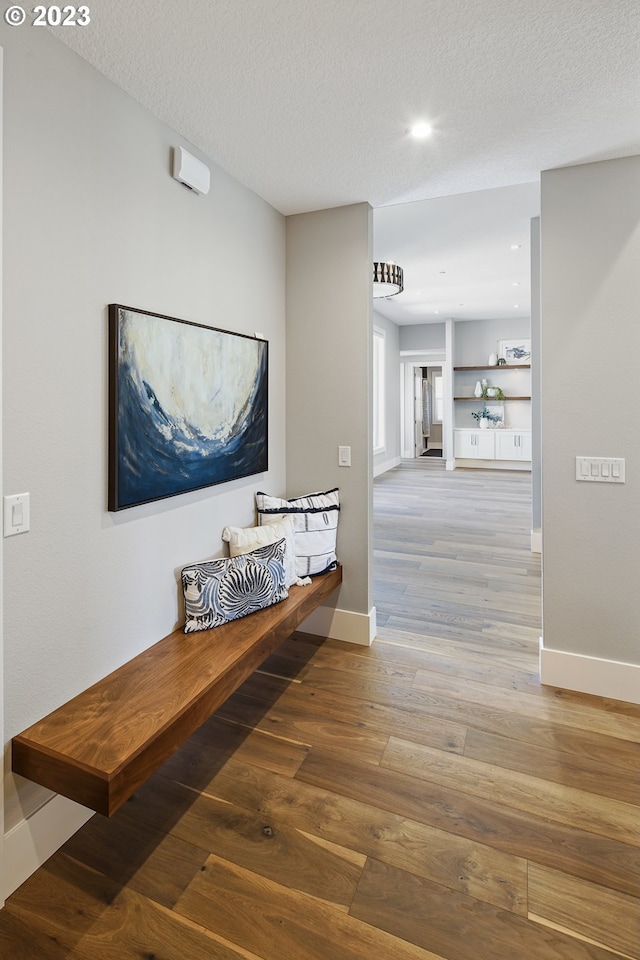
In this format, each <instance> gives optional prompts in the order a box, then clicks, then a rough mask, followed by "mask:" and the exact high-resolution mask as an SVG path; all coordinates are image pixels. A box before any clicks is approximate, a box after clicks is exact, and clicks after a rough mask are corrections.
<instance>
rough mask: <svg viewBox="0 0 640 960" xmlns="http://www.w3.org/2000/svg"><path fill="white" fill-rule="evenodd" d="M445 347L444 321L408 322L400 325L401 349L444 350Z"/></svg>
mask: <svg viewBox="0 0 640 960" xmlns="http://www.w3.org/2000/svg"><path fill="white" fill-rule="evenodd" d="M445 347H446V342H445V324H444V321H443V322H442V323H416V324H412V323H409V324H404V325H403V326H402V327H400V349H401V350H422V351H429V350H441V351H444V350H445Z"/></svg>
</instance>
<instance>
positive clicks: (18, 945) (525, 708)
mask: <svg viewBox="0 0 640 960" xmlns="http://www.w3.org/2000/svg"><path fill="white" fill-rule="evenodd" d="M375 504H376V507H375V602H376V606H377V612H378V639H377V640H376V642H375V643H374V645H373V646H372V647H371V648H369V649H366V648H362V647H355V646H350V645H346V644H340V643H337V642H334V641H324V642H323V641H321V640H319V639H317V638H312V637H308V636H304V635H300V634H299V635H297V636H296V637H293V638H291V639H290V640H288V641H286V642H285V643H284V644H283V646H282V647H281V648H280V649H279V650H278V651H277V653H276V654H274V655H273V656H272V657H271V658H270V659H269V660H268V661H267V662H266V663H265V665H264V668H263V669H262V670H260V671H258V672H257V673H255V674H254V675H253V676H252V677H250V678H249V679H248V680H247V681H246V683H245V684H244V685H243V686H242V687H241V688H240V689H239V690H238V692H237V693H236V694H234V696H233V697H231V699H230V700H228V701H227V702H226V703H225V704H224V705H223V706H222V707H221V708H220V709H219V710H218V712H217V713H216V714H215V715H214V716H213V717H211V718H210V719H209V720H208V721H207V722H206V723H205V724H204V725H203V726H202V727H201V728H200V729H199V730H198V731H197V732H196V733H195V734H194V736H193V737H192V738H191V739H190V740H189V741H188V742H187V743H186V744H185V745H184V746H183V747H182V748H181V749H180V750H179V751H178V752H177V753H176V754H174V755H173V757H171V758H170V760H169V761H167V763H166V764H165V765H164V766H163V767H162V768H161V769H160V770H159V771H158V772H157V773H156V774H155V775H154V776H153V777H152V778H151V779H150V780H148V781H147V782H146V783H145V784H144V785H143V786H142V787H141V788H140V789H139V790H138V792H137V793H136V794H135V795H134V797H133V798H132V799H131V800H130V801H129V802H128V803H126V804H125V805H124V806H123V807H122V808H121V810H119V811H118V813H117V814H116V815H115V816H114V817H113V818H112V819H110V820H106V819H104V818H102V817H100V816H99V815H97V816H95V817H94V818H93V819H92V820H91V821H90V822H89V823H88V824H87V825H86V826H85V827H83V829H82V830H80V831H79V832H78V833H77V834H76V835H75V837H73V838H72V839H71V840H70V841H69V842H68V843H67V844H65V846H64V847H63V848H62V849H61V850H60V851H58V853H57V854H55V855H54V856H53V857H52V858H51V859H50V860H49V861H48V863H47V864H45V865H44V866H43V867H42V868H41V869H40V870H38V871H37V873H35V874H34V875H33V876H32V877H31V878H30V879H29V880H28V881H27V882H26V883H25V884H24V885H23V886H22V887H21V888H20V890H18V891H16V893H15V894H14V895H13V896H12V897H11V898H10V899H9V900H8V902H7V905H6V907H5V909H4V910H3V911H2V913H0V957H2V960H35V958H38V960H335V958H337V957H339V958H341V960H343V958H344V960H389V958H393V960H496V958H500V960H615V958H616V957H618V958H619V957H624V958H639V957H640V908H639V904H640V901H639V899H638V897H639V896H640V850H639V849H638V848H639V846H640V806H639V804H640V790H639V789H638V788H639V782H638V773H639V769H640V744H639V741H640V709H639V708H638V707H635V706H633V705H631V704H622V703H617V702H615V701H610V700H603V699H600V698H596V697H587V696H583V695H578V694H571V693H567V692H563V691H559V690H555V689H550V688H543V687H541V686H540V685H539V683H538V677H537V657H538V637H539V633H540V564H539V558H538V557H536V556H534V555H532V554H531V552H530V550H529V537H530V526H531V523H530V485H529V476H528V475H527V474H524V473H510V472H505V473H497V472H485V471H471V470H469V471H456V472H455V473H446V472H445V471H444V470H443V469H442V465H441V464H439V463H437V462H436V461H431V462H429V461H427V462H424V461H422V462H417V463H415V464H406V465H403V466H402V467H401V468H398V469H395V470H393V471H390V472H389V473H387V474H385V475H383V476H382V477H380V478H379V479H378V480H377V481H376V485H375Z"/></svg>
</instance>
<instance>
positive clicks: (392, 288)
mask: <svg viewBox="0 0 640 960" xmlns="http://www.w3.org/2000/svg"><path fill="white" fill-rule="evenodd" d="M403 290H404V275H403V272H402V267H399V266H398V265H397V263H375V262H374V264H373V298H374V300H377V299H379V298H380V297H395V295H396V294H397V293H402V291H403Z"/></svg>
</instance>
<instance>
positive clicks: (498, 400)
mask: <svg viewBox="0 0 640 960" xmlns="http://www.w3.org/2000/svg"><path fill="white" fill-rule="evenodd" d="M477 369H481V368H478V367H474V370H477ZM453 399H454V400H469V401H473V402H474V403H502V402H503V400H531V397H454V398H453Z"/></svg>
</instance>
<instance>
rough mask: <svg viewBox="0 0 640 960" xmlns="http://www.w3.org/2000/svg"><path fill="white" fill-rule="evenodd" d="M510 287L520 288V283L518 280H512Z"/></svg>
mask: <svg viewBox="0 0 640 960" xmlns="http://www.w3.org/2000/svg"><path fill="white" fill-rule="evenodd" d="M511 286H512V287H519V286H520V281H519V280H514V281H513V283H512V284H511Z"/></svg>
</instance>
